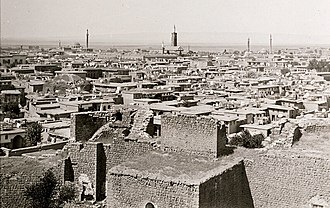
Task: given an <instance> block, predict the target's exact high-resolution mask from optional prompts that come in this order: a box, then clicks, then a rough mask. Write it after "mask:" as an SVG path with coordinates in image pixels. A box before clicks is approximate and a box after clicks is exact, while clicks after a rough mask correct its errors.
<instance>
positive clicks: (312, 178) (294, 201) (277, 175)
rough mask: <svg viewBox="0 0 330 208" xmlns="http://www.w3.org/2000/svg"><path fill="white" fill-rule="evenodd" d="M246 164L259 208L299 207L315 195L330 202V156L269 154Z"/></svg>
mask: <svg viewBox="0 0 330 208" xmlns="http://www.w3.org/2000/svg"><path fill="white" fill-rule="evenodd" d="M245 164H246V172H247V176H248V179H249V184H250V188H251V193H252V197H253V200H254V205H255V207H256V208H259V207H267V208H273V207H274V208H275V207H276V208H278V207H281V208H286V207H287V208H295V207H297V208H298V207H299V208H300V207H303V206H305V205H307V204H308V201H309V200H310V199H311V198H312V197H313V196H316V195H323V196H324V197H325V199H327V201H328V202H330V160H329V158H317V157H308V156H301V155H300V156H299V155H292V154H287V153H286V154H279V153H274V154H270V153H266V154H254V155H250V156H248V157H247V159H246V160H245Z"/></svg>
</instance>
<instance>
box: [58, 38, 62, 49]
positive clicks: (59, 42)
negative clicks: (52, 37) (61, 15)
mask: <svg viewBox="0 0 330 208" xmlns="http://www.w3.org/2000/svg"><path fill="white" fill-rule="evenodd" d="M58 47H59V48H61V47H62V45H61V41H60V40H59V41H58Z"/></svg>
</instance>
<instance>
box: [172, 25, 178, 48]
mask: <svg viewBox="0 0 330 208" xmlns="http://www.w3.org/2000/svg"><path fill="white" fill-rule="evenodd" d="M171 46H178V34H177V33H176V30H175V25H174V31H173V32H172V39H171Z"/></svg>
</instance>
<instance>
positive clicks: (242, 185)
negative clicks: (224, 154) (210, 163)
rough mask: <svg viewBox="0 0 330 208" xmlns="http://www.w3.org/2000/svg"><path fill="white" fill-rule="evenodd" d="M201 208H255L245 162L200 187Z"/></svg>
mask: <svg viewBox="0 0 330 208" xmlns="http://www.w3.org/2000/svg"><path fill="white" fill-rule="evenodd" d="M199 192H200V193H199V207H200V208H217V207H221V208H232V207H235V208H253V207H254V206H253V200H252V196H251V192H250V188H249V182H248V179H247V176H246V172H245V168H244V164H243V161H241V162H239V163H238V164H236V165H234V166H233V167H232V168H229V169H227V170H226V171H225V172H223V173H222V174H221V175H217V176H214V177H213V178H211V179H209V180H208V181H206V182H205V183H203V184H201V185H200V187H199Z"/></svg>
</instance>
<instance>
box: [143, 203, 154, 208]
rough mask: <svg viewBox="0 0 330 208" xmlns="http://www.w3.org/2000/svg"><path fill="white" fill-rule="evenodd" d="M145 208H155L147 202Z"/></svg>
mask: <svg viewBox="0 0 330 208" xmlns="http://www.w3.org/2000/svg"><path fill="white" fill-rule="evenodd" d="M145 208H155V206H154V205H153V204H152V203H150V202H148V203H147V204H146V206H145Z"/></svg>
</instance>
